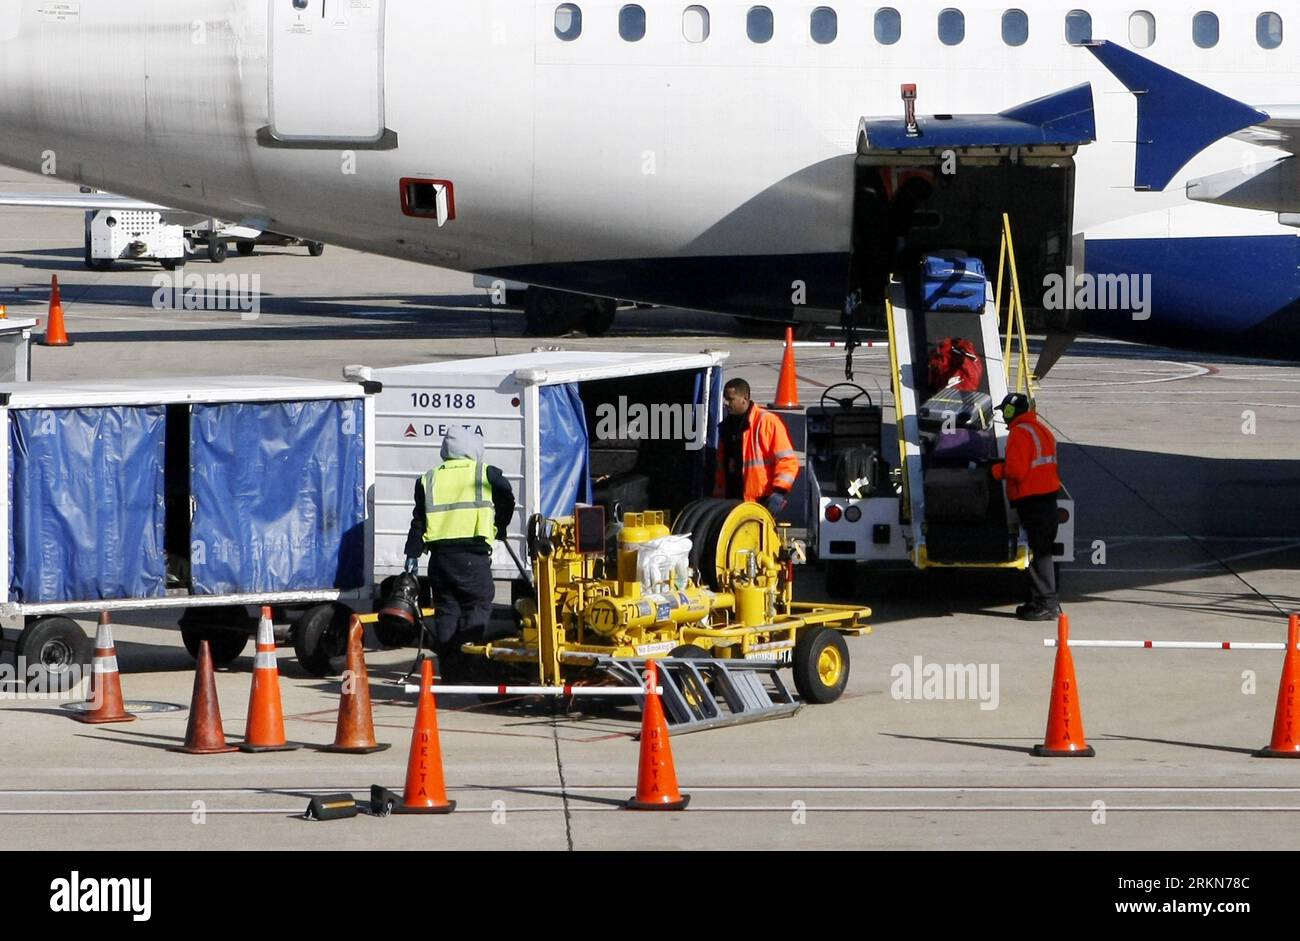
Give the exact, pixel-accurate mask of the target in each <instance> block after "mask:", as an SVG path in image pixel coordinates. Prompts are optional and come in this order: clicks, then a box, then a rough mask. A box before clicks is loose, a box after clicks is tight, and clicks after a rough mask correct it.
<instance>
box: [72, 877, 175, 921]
mask: <svg viewBox="0 0 1300 941" xmlns="http://www.w3.org/2000/svg"><path fill="white" fill-rule="evenodd" d="M50 911H52V912H130V914H131V920H132V921H148V920H149V918H150V916H151V915H152V914H153V880H152V879H148V878H144V879H111V878H98V879H97V878H93V877H86V878H82V876H81V873H80V872H78V871H77V870H75V869H74V870H72V875H71V876H69V877H68V878H67V879H55V880H54V881H53V882H51V883H50Z"/></svg>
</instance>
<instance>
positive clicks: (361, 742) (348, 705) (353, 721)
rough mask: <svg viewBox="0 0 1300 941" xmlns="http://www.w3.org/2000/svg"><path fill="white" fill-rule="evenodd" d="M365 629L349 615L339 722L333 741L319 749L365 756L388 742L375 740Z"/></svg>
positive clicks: (359, 620)
mask: <svg viewBox="0 0 1300 941" xmlns="http://www.w3.org/2000/svg"><path fill="white" fill-rule="evenodd" d="M364 633H365V628H364V627H362V626H361V619H360V618H358V617H357V616H356V615H355V614H354V615H352V623H351V625H349V627H348V665H347V668H346V669H345V670H344V671H343V692H342V694H341V695H340V696H339V721H338V724H337V725H336V726H335V730H334V744H333V745H326V746H325V747H324V748H322V749H321V751H330V752H342V753H344V754H348V755H368V754H370V753H371V752H377V751H383V750H384V749H385V748H387V747H388V743H387V742H384V743H382V744H381V743H379V742H376V741H375V719H374V713H373V712H372V711H371V708H370V675H369V673H368V672H367V671H366V654H365V651H364V650H362V647H361V641H362V637H363V635H364Z"/></svg>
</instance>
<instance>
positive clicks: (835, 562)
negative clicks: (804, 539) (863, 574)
mask: <svg viewBox="0 0 1300 941" xmlns="http://www.w3.org/2000/svg"><path fill="white" fill-rule="evenodd" d="M857 582H858V563H857V562H855V561H854V560H853V559H830V560H828V561H827V562H826V594H828V595H830V596H831V597H832V598H837V599H840V598H852V597H853V596H854V595H855V594H856V593H857Z"/></svg>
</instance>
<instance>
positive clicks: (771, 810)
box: [0, 788, 1300, 818]
mask: <svg viewBox="0 0 1300 941" xmlns="http://www.w3.org/2000/svg"><path fill="white" fill-rule="evenodd" d="M623 790H624V791H628V790H631V789H630V788H624V789H623ZM687 793H690V792H689V791H688V792H687ZM559 796H560V795H557V797H559ZM301 806H302V805H301V804H296V805H294V806H293V807H249V808H213V807H205V808H203V810H202V811H201V813H202V814H204V815H205V816H207V815H211V816H222V817H239V816H265V815H270V814H278V815H281V816H287V817H299V818H301V817H302V816H303V811H302V810H301V809H300V808H301ZM1098 809H1099V808H1096V807H1093V806H1092V805H1091V804H1050V805H1042V806H1036V805H1020V804H997V805H990V806H985V807H960V806H950V805H945V804H917V805H907V804H899V805H880V806H860V807H859V806H850V807H811V806H806V805H805V806H802V807H792V806H791V805H778V806H774V807H767V806H746V805H743V804H738V805H735V806H720V807H707V806H703V805H699V804H696V805H693V806H692V807H691V809H690V810H689V811H682V812H683V813H689V814H691V815H693V816H699V815H700V814H704V813H716V814H789V813H790V812H791V811H792V810H795V811H798V812H803V813H810V814H836V813H841V814H953V813H957V814H969V813H995V814H1025V813H1029V814H1034V813H1070V814H1091V813H1095V812H1096V811H1097V810H1098ZM501 811H502V808H499V807H459V806H458V807H457V808H456V811H455V812H456V813H458V814H494V813H500V812H501ZM504 811H505V813H506V814H522V813H551V814H559V813H564V814H566V815H572V814H578V813H596V814H603V813H621V812H622V811H623V808H622V807H619V806H615V805H609V806H606V807H586V806H582V805H572V804H571V805H569V806H568V807H567V808H566V807H564V806H563V805H562V804H557V806H554V807H506V808H504ZM1105 811H1106V813H1108V814H1110V813H1177V814H1194V813H1228V814H1247V813H1270V814H1271V813H1288V814H1293V813H1300V805H1296V806H1294V807H1288V806H1273V805H1263V806H1259V807H1250V806H1240V807H1239V806H1231V805H1225V806H1213V805H1211V806H1201V805H1195V804H1171V805H1152V806H1142V805H1133V806H1124V805H1118V804H1112V805H1107V806H1106V807H1105ZM198 812H200V811H196V810H195V809H194V808H188V807H187V808H175V809H167V808H164V809H157V810H146V809H123V808H115V809H107V808H81V809H77V810H55V809H50V808H39V809H34V810H0V817H179V816H190V817H192V816H193V815H194V814H195V813H198ZM358 816H363V815H361V814H358ZM366 816H368V815H366Z"/></svg>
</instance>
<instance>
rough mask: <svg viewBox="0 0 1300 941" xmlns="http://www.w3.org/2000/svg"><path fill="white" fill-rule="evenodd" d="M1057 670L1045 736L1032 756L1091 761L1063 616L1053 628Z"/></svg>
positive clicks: (1048, 709)
mask: <svg viewBox="0 0 1300 941" xmlns="http://www.w3.org/2000/svg"><path fill="white" fill-rule="evenodd" d="M1056 638H1057V639H1056V666H1055V667H1054V668H1053V669H1052V699H1051V702H1050V703H1048V706H1047V735H1046V737H1045V739H1044V741H1043V744H1041V745H1035V746H1034V750H1033V753H1034V754H1035V755H1037V756H1038V757H1039V758H1091V757H1092V756H1093V755H1095V754H1097V753H1096V752H1095V751H1093V749H1092V746H1091V745H1089V744H1088V743H1087V742H1086V741H1084V738H1083V713H1082V712H1080V710H1079V684H1078V683H1077V682H1075V679H1074V657H1073V655H1072V654H1071V653H1070V619H1069V617H1067V616H1066V615H1065V613H1064V612H1062V614H1061V616H1060V618H1059V620H1058V621H1057V626H1056Z"/></svg>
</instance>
